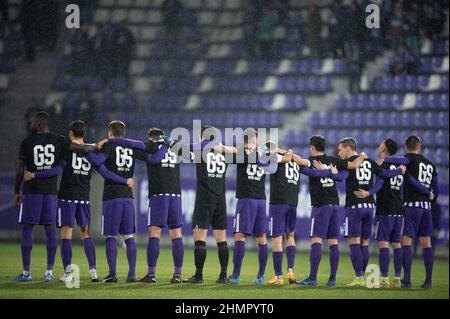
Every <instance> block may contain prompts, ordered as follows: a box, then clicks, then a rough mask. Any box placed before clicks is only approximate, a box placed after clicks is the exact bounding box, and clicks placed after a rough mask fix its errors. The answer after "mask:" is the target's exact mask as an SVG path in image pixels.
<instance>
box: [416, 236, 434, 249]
mask: <svg viewBox="0 0 450 319" xmlns="http://www.w3.org/2000/svg"><path fill="white" fill-rule="evenodd" d="M419 240H420V244H421V245H422V247H423V248H429V247H431V237H420V238H419Z"/></svg>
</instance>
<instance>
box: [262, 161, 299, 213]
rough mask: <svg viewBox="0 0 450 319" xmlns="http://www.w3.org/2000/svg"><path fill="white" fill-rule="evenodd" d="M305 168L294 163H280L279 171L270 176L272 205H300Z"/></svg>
mask: <svg viewBox="0 0 450 319" xmlns="http://www.w3.org/2000/svg"><path fill="white" fill-rule="evenodd" d="M303 169H304V166H301V165H298V164H297V163H294V162H293V161H291V162H288V163H278V168H277V171H276V172H275V173H273V174H271V175H270V204H275V205H276V204H283V205H290V206H295V207H296V206H297V205H298V193H299V191H300V174H301V172H302V171H303Z"/></svg>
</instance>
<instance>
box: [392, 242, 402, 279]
mask: <svg viewBox="0 0 450 319" xmlns="http://www.w3.org/2000/svg"><path fill="white" fill-rule="evenodd" d="M402 266H403V250H402V249H401V248H397V249H394V271H395V277H397V278H400V276H401V275H402Z"/></svg>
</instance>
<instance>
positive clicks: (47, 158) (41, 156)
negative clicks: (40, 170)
mask: <svg viewBox="0 0 450 319" xmlns="http://www.w3.org/2000/svg"><path fill="white" fill-rule="evenodd" d="M54 153H55V146H54V145H53V144H47V145H45V146H43V145H36V146H35V147H34V148H33V155H34V165H36V166H37V167H39V166H43V165H48V166H50V165H53V163H54V162H55V154H54Z"/></svg>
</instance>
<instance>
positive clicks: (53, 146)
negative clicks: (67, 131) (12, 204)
mask: <svg viewBox="0 0 450 319" xmlns="http://www.w3.org/2000/svg"><path fill="white" fill-rule="evenodd" d="M70 144H71V142H70V140H69V139H67V138H65V137H64V136H61V135H56V134H53V133H37V134H31V135H30V136H28V137H27V138H25V139H24V140H23V141H22V143H21V145H20V151H19V159H20V160H23V161H25V167H26V170H28V171H30V172H33V173H35V172H39V171H43V170H47V169H51V168H53V167H55V166H56V165H58V164H59V161H60V158H61V154H62V152H63V151H65V150H68V149H69V147H70ZM57 181H58V178H57V176H54V177H50V178H45V179H37V178H35V179H32V180H30V181H25V182H24V183H23V193H24V194H57Z"/></svg>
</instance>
